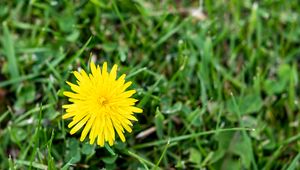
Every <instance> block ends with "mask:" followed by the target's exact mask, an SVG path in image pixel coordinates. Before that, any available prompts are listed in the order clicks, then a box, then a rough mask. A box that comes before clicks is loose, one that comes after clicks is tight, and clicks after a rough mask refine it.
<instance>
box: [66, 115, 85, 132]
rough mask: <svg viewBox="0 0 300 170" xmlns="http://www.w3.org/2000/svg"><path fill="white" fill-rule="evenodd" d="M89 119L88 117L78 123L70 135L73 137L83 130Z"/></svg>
mask: <svg viewBox="0 0 300 170" xmlns="http://www.w3.org/2000/svg"><path fill="white" fill-rule="evenodd" d="M89 118H90V117H89V116H86V117H85V118H84V119H82V120H81V121H80V122H79V123H77V125H76V126H74V127H73V128H72V129H71V131H70V134H71V135H73V134H74V133H75V132H77V131H78V130H79V129H81V128H82V126H83V125H85V124H86V122H87V121H88V119H89Z"/></svg>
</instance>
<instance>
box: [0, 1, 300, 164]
mask: <svg viewBox="0 0 300 170" xmlns="http://www.w3.org/2000/svg"><path fill="white" fill-rule="evenodd" d="M201 2H203V3H202V6H201V5H200V7H201V8H202V9H203V11H202V12H201V11H199V10H198V11H197V9H198V8H199V4H201ZM192 11H196V13H194V14H196V15H197V16H198V17H197V16H196V15H192ZM199 16H200V17H199ZM203 16H204V17H203ZM299 18H300V5H299V2H297V1H293V0H261V1H257V2H254V1H250V0H245V1H240V0H231V1H225V0H220V1H209V0H203V1H200V2H198V1H191V2H190V1H162V2H161V1H133V0H122V1H119V0H112V1H108V0H104V1H102V0H101V1H100V0H90V1H88V0H77V1H67V0H64V1H38V0H31V1H29V0H28V1H27V0H24V1H21V0H14V1H9V0H4V1H1V2H0V22H1V23H0V169H47V168H48V169H99V168H102V167H104V168H107V169H137V168H140V169H168V168H169V169H170V168H175V169H199V168H203V169H210V170H214V169H224V170H225V169H254V170H255V169H257V170H260V169H265V170H271V169H288V170H296V169H299V167H300V156H299V154H300V152H299V151H300V125H299V121H300V114H299V113H300V110H299V92H300V86H299V78H300V75H299V70H300V65H299V63H300V48H299V46H300V20H299ZM90 59H93V60H96V63H97V64H102V63H103V62H104V61H108V63H109V66H110V67H111V66H112V64H114V63H116V64H118V65H119V75H121V73H125V74H127V75H128V76H127V79H128V80H130V81H133V82H134V83H133V87H132V88H134V89H136V90H137V94H136V95H135V98H137V99H139V103H138V106H139V107H141V108H143V110H144V112H143V113H142V114H137V115H136V116H137V118H138V119H139V121H138V122H135V123H134V128H133V132H132V133H130V134H126V138H127V141H126V143H122V142H121V141H120V139H117V141H116V143H115V145H114V146H112V147H109V146H108V145H106V146H105V147H103V148H100V147H99V146H96V145H89V144H88V142H83V143H81V142H80V141H79V135H80V134H79V133H77V134H75V135H73V136H71V135H70V134H69V133H68V132H69V129H68V128H67V126H66V125H67V124H68V123H69V121H68V120H62V119H61V115H62V114H63V113H64V111H63V109H62V108H61V106H62V105H63V104H65V103H67V99H66V97H64V96H63V95H62V92H63V91H64V90H68V89H69V87H68V86H67V84H66V83H65V81H66V80H68V81H74V77H73V76H72V74H71V72H72V70H77V69H78V68H79V67H80V68H83V69H87V68H88V62H89V60H90Z"/></svg>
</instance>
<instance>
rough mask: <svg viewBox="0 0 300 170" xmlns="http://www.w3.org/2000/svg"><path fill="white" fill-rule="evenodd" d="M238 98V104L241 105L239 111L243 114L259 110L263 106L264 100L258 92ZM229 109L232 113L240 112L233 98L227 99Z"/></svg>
mask: <svg viewBox="0 0 300 170" xmlns="http://www.w3.org/2000/svg"><path fill="white" fill-rule="evenodd" d="M236 99H237V105H238V106H239V112H240V113H241V114H242V115H243V114H249V113H255V112H258V111H259V110H260V109H261V108H262V107H263V100H262V99H261V97H260V95H259V94H258V93H252V94H251V93H250V94H248V95H246V96H240V97H238V98H236ZM227 109H228V111H229V112H231V113H236V112H238V111H237V110H236V107H235V105H234V103H233V101H232V100H229V101H227Z"/></svg>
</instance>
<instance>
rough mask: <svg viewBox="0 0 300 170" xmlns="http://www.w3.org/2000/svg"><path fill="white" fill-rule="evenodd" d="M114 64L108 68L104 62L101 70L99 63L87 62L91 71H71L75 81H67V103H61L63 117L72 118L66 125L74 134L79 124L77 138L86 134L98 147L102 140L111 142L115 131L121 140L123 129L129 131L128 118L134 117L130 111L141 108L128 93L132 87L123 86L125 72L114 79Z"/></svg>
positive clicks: (111, 143)
mask: <svg viewBox="0 0 300 170" xmlns="http://www.w3.org/2000/svg"><path fill="white" fill-rule="evenodd" d="M117 67H118V66H117V65H114V66H113V67H112V69H111V71H110V72H108V71H107V63H106V62H104V64H103V66H102V70H101V68H100V66H99V65H97V66H96V65H95V63H93V62H91V64H90V68H91V73H90V74H89V75H88V74H87V73H86V72H85V71H84V70H81V71H80V72H77V71H74V72H73V73H74V75H75V77H76V79H77V85H76V84H72V83H70V82H67V84H68V85H69V86H70V87H71V89H72V91H73V92H69V91H65V92H64V93H63V94H64V95H65V96H67V97H69V101H70V102H71V104H67V105H63V108H65V109H66V114H64V115H63V119H67V118H72V121H71V122H70V124H68V127H69V128H72V129H71V131H70V134H71V135H72V134H74V133H76V132H77V131H79V130H80V129H81V128H82V127H84V128H83V130H82V132H81V137H80V141H83V140H84V139H85V138H86V136H87V135H88V134H89V141H90V144H93V143H95V141H96V142H97V144H98V145H100V146H101V147H103V146H104V143H105V142H108V144H109V145H110V146H112V145H113V144H114V141H115V136H116V135H115V133H117V134H118V136H119V137H120V139H121V141H122V142H125V140H126V139H125V136H124V129H125V130H126V131H127V132H129V133H130V132H131V131H132V129H131V126H132V123H131V121H137V119H136V118H135V116H134V115H133V114H134V113H141V112H142V109H140V108H137V107H135V106H134V105H135V103H136V102H137V100H136V99H134V98H131V96H132V95H133V94H134V93H135V92H136V91H135V90H128V91H126V89H127V88H128V87H129V86H130V85H131V84H132V83H131V82H125V76H126V75H125V74H123V75H122V76H120V77H119V78H118V79H117Z"/></svg>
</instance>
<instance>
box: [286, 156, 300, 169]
mask: <svg viewBox="0 0 300 170" xmlns="http://www.w3.org/2000/svg"><path fill="white" fill-rule="evenodd" d="M299 159H300V152H298V154H297V156H296V157H295V158H294V159H293V161H292V163H291V164H290V166H289V167H288V168H287V170H295V169H297V162H299ZM298 168H299V167H298Z"/></svg>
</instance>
